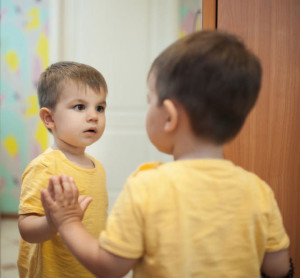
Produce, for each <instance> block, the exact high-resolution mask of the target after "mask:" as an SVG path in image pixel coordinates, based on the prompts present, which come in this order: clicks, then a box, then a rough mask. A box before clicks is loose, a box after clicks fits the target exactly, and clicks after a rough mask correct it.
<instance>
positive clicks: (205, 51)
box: [149, 31, 262, 144]
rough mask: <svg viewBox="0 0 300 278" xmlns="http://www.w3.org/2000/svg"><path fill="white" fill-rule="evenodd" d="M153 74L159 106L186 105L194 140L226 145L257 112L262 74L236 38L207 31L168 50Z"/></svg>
mask: <svg viewBox="0 0 300 278" xmlns="http://www.w3.org/2000/svg"><path fill="white" fill-rule="evenodd" d="M149 74H154V77H155V80H156V81H155V82H156V83H155V89H156V91H157V94H158V99H159V104H162V103H163V101H164V100H165V99H171V100H173V101H174V102H175V103H176V102H177V103H178V104H180V105H182V106H183V107H184V109H185V110H186V112H187V114H188V117H189V120H190V124H191V127H192V129H193V131H194V134H195V135H196V136H198V137H200V138H202V139H206V140H209V141H211V142H213V143H215V144H223V143H225V142H227V141H229V140H230V139H232V138H233V137H234V136H235V135H237V133H238V132H239V131H240V129H241V127H242V126H243V123H244V121H245V119H246V117H247V115H248V113H249V112H250V110H251V108H252V107H253V106H254V104H255V102H256V99H257V97H258V93H259V90H260V84H261V75H262V69H261V66H260V62H259V60H258V59H257V57H256V56H255V55H254V54H253V53H252V52H250V51H249V50H248V49H246V47H245V45H244V44H243V43H242V42H241V41H240V40H239V39H238V38H237V37H235V36H233V35H230V34H227V33H224V32H219V31H203V32H196V33H193V34H191V35H189V36H186V37H184V38H183V39H180V40H178V41H176V42H175V43H173V44H172V45H171V46H169V47H168V48H167V49H166V50H164V51H163V52H162V53H161V54H160V55H159V56H158V57H157V58H156V59H155V61H154V62H153V64H152V67H151V69H150V73H149Z"/></svg>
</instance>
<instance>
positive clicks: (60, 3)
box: [50, 0, 178, 207]
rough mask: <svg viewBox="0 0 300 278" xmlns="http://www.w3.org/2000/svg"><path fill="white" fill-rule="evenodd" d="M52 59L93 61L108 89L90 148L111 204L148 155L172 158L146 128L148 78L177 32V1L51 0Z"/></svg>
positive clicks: (152, 157)
mask: <svg viewBox="0 0 300 278" xmlns="http://www.w3.org/2000/svg"><path fill="white" fill-rule="evenodd" d="M50 2H51V5H52V17H53V20H52V26H51V27H50V28H51V30H52V35H51V39H50V44H51V46H50V49H51V51H50V55H51V57H50V60H51V63H53V62H56V61H59V60H74V61H77V62H81V63H86V64H90V65H92V66H94V67H95V68H97V69H98V70H99V71H101V72H102V74H103V75H104V77H105V79H106V81H107V83H108V88H109V93H108V99H107V102H108V107H107V126H106V131H105V133H104V135H103V137H102V138H101V139H100V141H99V142H97V143H95V144H94V145H93V146H91V147H89V148H88V150H87V151H88V153H90V154H92V155H93V156H95V157H96V158H97V159H99V160H100V161H101V162H102V163H103V165H104V167H105V169H106V173H107V186H108V192H109V198H110V200H109V201H110V207H111V205H112V204H113V202H114V201H115V198H116V196H117V195H118V193H119V191H120V190H121V188H122V186H123V184H124V182H125V180H126V178H127V176H128V175H129V174H130V173H132V171H134V170H135V169H136V168H137V166H138V165H139V164H141V163H143V162H146V161H150V160H163V161H166V160H170V159H171V158H170V157H168V156H165V155H162V154H159V153H158V152H157V151H156V150H155V149H154V148H153V147H152V146H151V144H150V143H149V141H148V138H147V135H146V131H145V124H144V122H145V115H146V110H147V103H146V93H147V88H146V78H147V74H148V69H149V67H150V65H151V62H152V61H153V59H154V58H155V57H156V56H157V55H158V53H159V52H160V51H161V50H163V49H164V48H165V47H166V46H167V45H169V44H170V43H171V42H173V41H174V40H176V39H177V37H178V8H177V7H178V4H177V0H97V1H96V0H85V1H80V0H51V1H50Z"/></svg>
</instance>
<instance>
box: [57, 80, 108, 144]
mask: <svg viewBox="0 0 300 278" xmlns="http://www.w3.org/2000/svg"><path fill="white" fill-rule="evenodd" d="M105 108H106V92H105V91H104V90H102V89H101V91H100V93H98V92H97V93H96V92H95V91H93V89H91V88H90V87H89V86H86V85H83V84H77V83H75V82H73V81H70V82H68V83H66V84H65V85H64V88H63V90H62V92H61V95H60V98H59V101H58V103H57V105H56V107H55V110H54V111H53V120H54V122H55V127H54V129H53V130H52V132H53V135H54V138H55V141H56V143H57V144H60V146H64V145H66V146H69V147H76V148H85V147H87V146H89V145H91V144H93V143H94V142H96V141H97V140H98V139H99V138H100V137H101V136H102V134H103V132H104V128H105Z"/></svg>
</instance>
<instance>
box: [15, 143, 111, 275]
mask: <svg viewBox="0 0 300 278" xmlns="http://www.w3.org/2000/svg"><path fill="white" fill-rule="evenodd" d="M90 158H91V160H92V161H93V162H94V165H95V168H94V169H84V168H80V167H79V166H77V165H75V164H73V163H72V162H70V161H69V160H68V159H67V158H66V157H65V155H64V154H63V153H62V152H60V151H58V150H52V149H48V150H47V151H45V152H44V153H43V154H41V155H40V156H38V157H37V158H35V159H34V160H33V161H32V162H31V163H30V164H29V165H28V166H27V168H26V169H25V172H24V174H23V176H22V188H21V197H20V206H19V214H29V213H37V214H40V215H44V209H43V206H42V204H41V200H40V189H41V188H47V187H48V181H49V177H50V176H52V175H54V176H57V175H60V174H67V175H68V176H71V177H73V178H74V180H75V182H76V185H77V187H78V189H79V194H80V195H87V196H91V197H93V201H92V203H91V204H90V206H89V207H88V209H87V211H86V213H85V215H84V218H83V224H84V226H85V227H86V228H87V229H88V230H89V231H90V233H91V234H93V235H94V236H95V237H98V236H99V233H100V232H101V231H102V230H103V229H104V227H105V223H106V218H107V208H108V197H107V190H106V181H105V171H104V168H103V166H102V164H101V163H100V162H99V161H97V160H96V159H94V158H93V157H90ZM18 269H19V274H20V277H21V278H25V277H26V278H33V277H37V278H54V277H64V278H68V277H76V278H77V277H94V276H93V275H92V274H91V273H90V272H89V271H87V270H86V269H85V268H84V267H83V266H82V265H80V263H79V262H78V261H77V260H76V258H75V257H74V256H73V255H72V254H71V253H70V252H69V250H68V249H67V248H66V246H65V245H64V243H63V242H62V241H61V239H60V236H59V235H58V234H57V235H55V236H54V237H53V238H52V239H51V240H48V241H45V242H43V243H37V244H31V243H28V242H26V241H24V240H22V239H21V241H20V249H19V257H18Z"/></svg>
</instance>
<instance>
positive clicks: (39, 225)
mask: <svg viewBox="0 0 300 278" xmlns="http://www.w3.org/2000/svg"><path fill="white" fill-rule="evenodd" d="M18 225H19V231H20V234H21V237H22V238H23V239H24V240H25V241H28V242H30V243H41V242H44V241H46V240H49V239H51V238H52V237H53V236H54V235H55V234H56V232H57V231H56V228H55V226H54V225H53V224H52V223H51V222H50V223H49V221H48V220H47V217H46V216H41V215H38V214H23V215H20V216H19V221H18Z"/></svg>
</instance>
